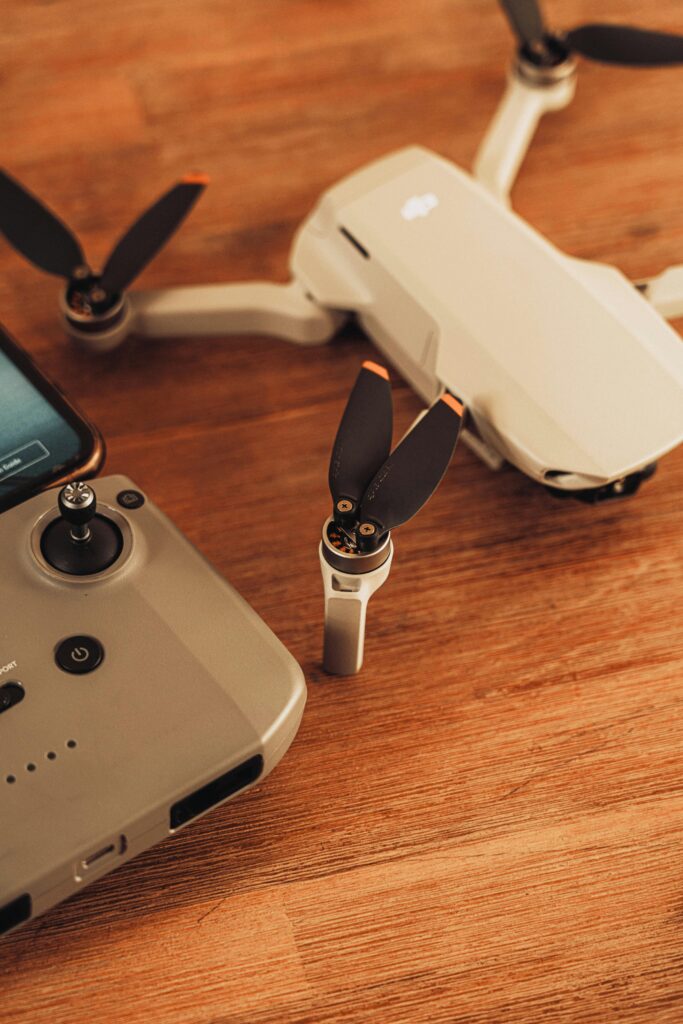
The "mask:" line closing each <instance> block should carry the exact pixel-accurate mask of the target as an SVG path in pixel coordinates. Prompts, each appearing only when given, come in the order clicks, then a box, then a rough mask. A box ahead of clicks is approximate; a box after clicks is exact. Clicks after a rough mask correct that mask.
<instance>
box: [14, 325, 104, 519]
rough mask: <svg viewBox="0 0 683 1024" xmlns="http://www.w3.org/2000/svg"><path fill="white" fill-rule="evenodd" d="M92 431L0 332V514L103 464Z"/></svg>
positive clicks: (24, 353) (94, 432)
mask: <svg viewBox="0 0 683 1024" xmlns="http://www.w3.org/2000/svg"><path fill="white" fill-rule="evenodd" d="M102 455H103V451H102V444H101V440H100V438H99V435H98V434H97V432H96V431H95V430H94V428H93V427H92V426H91V425H90V424H89V423H87V422H86V421H85V420H84V419H83V418H82V416H80V415H79V413H78V412H77V411H76V410H75V409H74V407H73V406H72V405H71V404H70V403H69V402H68V400H67V399H66V398H65V397H64V395H62V394H61V392H60V391H59V390H58V389H57V388H56V387H55V386H54V385H53V384H51V383H50V382H49V381H48V380H47V378H45V377H44V376H43V374H41V373H40V371H39V370H38V368H37V367H36V365H35V364H34V363H33V361H32V360H31V359H30V358H29V356H28V355H27V353H26V352H24V351H23V350H22V349H20V348H19V346H18V345H17V344H16V342H14V341H12V339H11V338H9V336H8V335H7V334H6V333H5V332H4V331H2V330H1V329H0V511H2V510H4V509H6V508H9V507H10V506H11V505H15V504H17V503H18V502H19V501H22V500H23V499H24V498H25V497H28V496H29V495H30V494H34V493H36V492H37V491H39V490H42V489H43V488H45V487H47V486H49V485H50V484H52V483H58V482H61V481H62V480H66V479H68V478H69V477H70V476H72V475H75V474H76V473H77V471H78V470H79V469H80V468H84V469H87V472H88V474H89V475H91V474H92V472H94V471H95V469H97V468H98V467H99V463H100V462H101V460H102Z"/></svg>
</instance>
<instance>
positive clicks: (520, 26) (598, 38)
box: [500, 0, 683, 67]
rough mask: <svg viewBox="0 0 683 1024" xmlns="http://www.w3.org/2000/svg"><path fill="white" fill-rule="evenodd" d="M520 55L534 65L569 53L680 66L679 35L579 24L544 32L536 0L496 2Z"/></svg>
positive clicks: (637, 63)
mask: <svg viewBox="0 0 683 1024" xmlns="http://www.w3.org/2000/svg"><path fill="white" fill-rule="evenodd" d="M500 3H501V6H502V8H503V10H504V11H505V14H506V16H507V19H508V21H509V22H510V26H511V28H512V30H513V32H514V33H515V35H516V36H517V39H518V40H519V43H520V46H521V48H522V53H523V54H524V56H525V57H527V58H528V59H529V60H531V61H532V63H534V64H540V65H550V64H556V63H559V62H560V61H561V60H563V59H565V58H566V57H568V56H569V55H570V54H572V53H578V54H580V55H581V56H582V57H586V58H587V59H588V60H594V61H599V62H600V63H603V64H624V65H630V66H633V67H661V66H664V65H667V64H683V36H680V35H674V34H673V33H669V32H650V31H648V30H646V29H641V28H632V27H630V26H628V25H610V24H607V25H605V24H590V25H580V26H579V27H578V28H574V29H571V30H570V31H568V32H564V33H558V34H554V33H551V32H549V31H548V29H547V27H546V25H545V22H544V20H543V15H542V14H541V10H540V7H539V5H538V2H537V0H500Z"/></svg>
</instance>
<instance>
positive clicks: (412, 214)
mask: <svg viewBox="0 0 683 1024" xmlns="http://www.w3.org/2000/svg"><path fill="white" fill-rule="evenodd" d="M438 205H439V200H438V199H437V197H436V196H435V195H434V193H433V192H425V194H424V195H423V196H411V197H410V199H408V200H406V202H405V203H404V204H403V206H402V208H401V216H402V217H403V219H404V220H415V218H416V217H426V216H427V214H428V213H429V212H430V210H433V209H434V208H435V207H436V206H438Z"/></svg>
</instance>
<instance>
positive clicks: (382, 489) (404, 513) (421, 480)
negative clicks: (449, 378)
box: [359, 393, 463, 547]
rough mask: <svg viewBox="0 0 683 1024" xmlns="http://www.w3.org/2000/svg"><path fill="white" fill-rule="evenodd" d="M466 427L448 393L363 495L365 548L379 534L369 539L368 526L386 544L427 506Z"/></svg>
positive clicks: (457, 404) (459, 408)
mask: <svg viewBox="0 0 683 1024" xmlns="http://www.w3.org/2000/svg"><path fill="white" fill-rule="evenodd" d="M462 421H463V407H462V405H461V404H460V402H459V401H458V400H457V399H456V398H454V397H453V396H452V395H450V394H448V393H447V394H445V395H443V396H442V397H441V398H440V399H439V400H438V401H437V402H435V403H434V405H433V406H432V407H431V409H430V410H429V411H428V412H427V413H426V414H425V415H424V416H423V417H422V419H421V420H419V422H418V423H417V424H416V425H415V427H413V429H412V430H411V431H410V433H409V434H407V435H406V437H404V438H403V440H402V441H401V443H400V444H399V446H398V447H397V448H396V449H395V450H394V451H393V452H392V454H391V455H390V456H389V458H388V459H387V461H386V462H385V463H384V465H383V466H382V467H381V468H380V469H379V471H378V472H377V474H376V475H375V477H374V479H373V480H372V482H371V483H370V486H369V487H368V489H367V491H366V492H365V494H364V495H363V498H362V501H361V505H360V512H359V519H360V523H361V525H360V527H359V534H360V538H359V543H360V546H361V547H365V546H366V545H368V544H370V545H372V543H373V540H372V539H371V538H374V534H369V536H368V533H366V530H365V529H364V526H365V527H367V526H368V524H371V525H372V526H374V527H375V528H376V531H377V539H381V537H383V536H384V535H385V534H386V533H387V532H388V531H389V530H393V529H394V528H395V527H397V526H400V525H401V524H402V523H405V522H406V521H407V520H408V519H411V518H412V517H413V516H414V515H415V514H416V513H417V512H419V511H420V509H421V508H422V506H423V505H425V504H426V502H427V501H428V500H429V498H430V497H431V496H432V494H433V493H434V491H435V490H436V488H437V487H438V485H439V483H440V482H441V478H442V477H443V475H444V473H445V472H446V470H447V469H448V465H449V463H450V461H451V458H452V456H453V452H454V450H455V445H456V443H457V440H458V435H459V433H460V427H461V425H462ZM366 538H367V539H366ZM375 543H376V542H375Z"/></svg>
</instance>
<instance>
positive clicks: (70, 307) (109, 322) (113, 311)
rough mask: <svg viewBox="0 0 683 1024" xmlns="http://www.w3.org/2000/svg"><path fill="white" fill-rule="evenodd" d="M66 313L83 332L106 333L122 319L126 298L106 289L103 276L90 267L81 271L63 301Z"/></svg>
mask: <svg viewBox="0 0 683 1024" xmlns="http://www.w3.org/2000/svg"><path fill="white" fill-rule="evenodd" d="M60 304H61V307H62V313H63V314H64V316H65V317H66V319H67V320H68V321H69V323H70V324H73V326H74V327H76V328H77V329H78V330H79V331H85V332H96V331H105V330H109V329H110V328H112V327H114V326H115V325H116V324H117V323H119V321H120V320H121V319H122V317H123V315H124V312H125V309H126V303H125V298H124V296H123V295H116V294H112V293H111V292H108V291H106V289H104V288H102V286H101V284H100V275H99V274H93V272H92V271H91V270H90V268H89V267H79V268H78V269H77V270H76V271H75V272H74V274H73V276H72V278H71V280H70V281H69V283H68V284H67V287H66V290H65V291H64V293H63V294H62V297H61V303H60Z"/></svg>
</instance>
